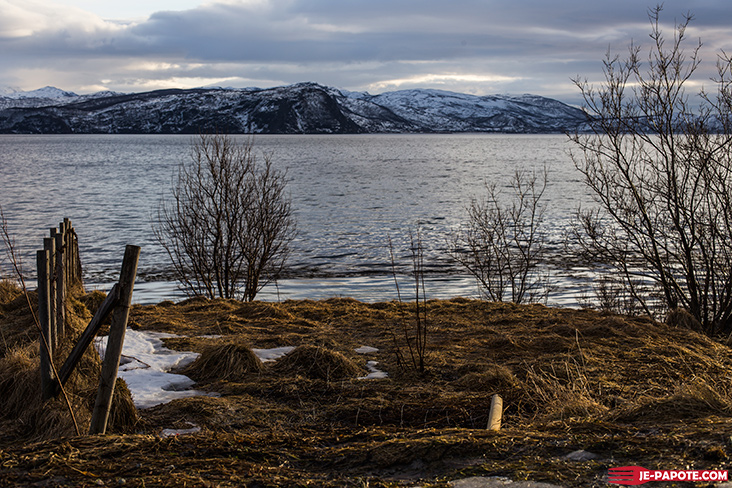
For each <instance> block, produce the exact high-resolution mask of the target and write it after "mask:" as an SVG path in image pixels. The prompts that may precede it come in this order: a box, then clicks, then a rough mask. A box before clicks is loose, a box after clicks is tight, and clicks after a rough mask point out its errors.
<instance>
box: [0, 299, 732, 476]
mask: <svg viewBox="0 0 732 488" xmlns="http://www.w3.org/2000/svg"><path fill="white" fill-rule="evenodd" d="M79 303H80V302H79ZM426 306H427V307H428V311H429V314H430V317H431V333H430V337H429V344H428V359H429V361H428V362H427V364H428V365H429V367H428V370H427V374H426V375H417V374H415V373H414V372H413V371H410V370H402V369H400V368H399V367H398V365H397V357H396V353H395V351H394V349H393V340H392V337H391V334H390V332H389V328H390V327H393V326H394V324H395V323H398V320H399V319H400V316H401V315H400V314H401V309H400V305H399V304H398V303H374V304H368V303H362V302H358V301H356V300H352V299H330V300H324V301H317V302H316V301H309V300H302V301H288V302H284V303H261V302H253V303H242V302H237V301H234V300H223V299H217V300H207V299H190V300H186V301H183V302H181V303H178V304H173V303H171V302H164V303H161V304H159V305H155V306H135V307H134V308H133V311H132V314H131V317H130V321H131V326H132V327H135V328H141V329H148V330H155V331H159V332H171V333H175V334H178V335H179V336H180V337H178V338H172V339H166V343H167V345H168V347H171V348H174V349H181V350H194V351H197V352H200V353H203V355H202V356H201V359H199V360H198V361H197V362H195V363H193V364H192V365H190V366H189V367H188V369H187V370H186V372H187V373H188V374H189V375H190V376H191V377H193V378H195V379H196V380H197V381H198V384H197V385H196V389H202V390H210V391H213V392H216V393H218V394H219V395H220V396H218V397H217V396H209V397H194V398H186V399H181V400H176V401H173V402H171V403H168V404H165V405H160V406H157V407H153V408H150V409H146V410H142V411H140V412H139V415H140V422H139V423H138V424H137V425H136V427H135V428H134V431H135V433H134V434H127V435H119V434H117V435H108V436H104V437H81V438H72V437H68V436H69V435H70V433H69V432H63V433H59V434H60V435H63V436H66V437H62V438H60V439H53V440H46V441H43V442H37V443H32V444H19V443H18V439H19V438H21V437H22V436H20V434H22V432H16V431H12V432H11V431H8V430H4V431H3V432H4V434H3V443H2V444H1V445H0V464H2V465H3V466H5V467H6V468H5V469H4V470H3V471H0V485H4V484H12V483H20V484H27V485H30V484H32V483H38V482H44V480H45V481H47V480H51V479H55V480H56V482H57V484H63V483H66V484H68V485H70V486H77V485H78V486H81V485H91V484H92V483H94V482H95V481H96V480H97V479H100V480H102V481H103V482H105V483H106V484H107V485H110V484H122V483H123V482H124V483H127V484H129V485H132V486H142V485H143V484H144V485H145V486H183V485H184V484H185V485H187V486H244V485H253V486H301V485H302V486H304V485H306V484H314V485H317V486H367V485H368V486H397V485H399V484H400V483H401V484H404V483H406V484H407V485H415V484H419V485H420V486H447V481H448V480H452V479H459V478H465V477H469V476H507V477H510V478H512V479H533V480H541V481H553V482H555V483H560V484H561V485H562V486H593V485H595V486H605V482H604V481H603V477H604V476H605V475H606V473H607V469H608V468H609V467H614V466H623V465H641V466H644V467H647V468H649V469H650V468H659V469H686V468H689V469H720V468H721V469H724V463H725V462H726V460H727V458H728V456H729V455H730V453H732V447H730V445H729V443H728V440H727V437H728V436H726V435H724V432H726V431H728V430H729V427H730V423H731V422H730V415H732V389H731V388H730V387H729V379H728V378H729V377H730V373H731V372H732V357H731V356H730V349H729V348H728V347H727V346H725V345H722V344H720V343H718V342H715V341H713V340H711V339H709V338H708V337H706V336H704V335H702V334H699V333H697V332H694V331H691V330H688V329H685V328H681V327H678V328H671V327H669V326H667V325H665V324H661V323H657V322H653V321H651V320H650V319H646V318H640V317H624V316H616V315H610V314H604V313H600V312H594V311H587V310H570V309H554V308H547V307H544V306H542V305H516V304H510V303H487V302H482V301H474V300H466V299H460V298H456V299H453V300H447V301H442V300H440V301H438V300H433V301H428V302H427V304H426ZM0 310H3V312H2V313H3V315H2V316H0V323H2V324H3V330H5V325H4V324H5V323H8V324H10V323H11V322H13V320H14V319H13V318H12V316H11V315H9V313H8V312H5V311H4V310H5V309H3V308H0ZM82 310H83V309H82ZM9 319H10V320H9ZM364 345H365V346H372V347H376V348H378V349H379V351H378V352H376V353H369V354H359V353H357V352H356V351H355V349H356V348H359V347H361V346H364ZM281 346H293V347H295V349H294V350H293V352H291V353H290V354H289V355H288V356H285V357H283V358H281V359H279V360H277V361H276V362H268V363H263V364H258V366H254V364H256V363H252V361H251V355H250V353H251V350H250V348H251V347H254V348H272V347H281ZM28 355H29V356H30V353H28ZM367 360H376V361H378V362H379V364H378V367H379V369H382V370H384V371H387V372H388V373H389V377H388V378H386V379H379V380H362V379H358V378H359V377H361V376H363V375H364V374H365V365H366V361H367ZM2 361H3V364H7V363H8V362H13V363H16V366H15V367H17V368H21V369H23V368H26V367H27V368H30V366H25V365H27V364H30V363H31V362H32V360H31V359H28V358H27V357H23V356H17V357H16V358H15V359H10V356H8V354H5V357H4V358H3V359H2ZM95 377H96V376H95ZM0 381H2V380H1V379H0ZM77 381H78V380H77ZM495 393H498V394H500V395H501V396H502V397H503V399H504V406H505V414H504V419H503V429H502V430H501V431H499V432H492V431H488V430H486V428H485V427H486V423H487V416H488V410H489V406H490V399H491V396H492V395H493V394H495ZM58 411H59V412H61V413H62V409H59V410H58ZM59 415H60V414H59ZM6 417H10V416H7V415H6ZM8 422H10V419H9V418H7V419H6V420H5V421H4V424H3V425H8ZM16 422H17V420H16ZM191 424H195V425H197V426H199V427H201V429H202V430H201V431H200V432H199V433H196V434H191V435H185V436H179V437H161V436H160V434H161V432H162V429H167V428H187V427H190V426H191ZM57 435H58V434H57ZM29 438H32V436H31V437H29V436H27V435H26V437H24V439H26V440H27V439H29ZM36 438H37V437H36ZM580 449H584V450H586V451H589V452H591V453H593V454H594V455H595V456H596V457H595V458H594V459H588V460H580V461H576V460H571V459H570V458H567V457H566V455H568V454H570V453H572V452H574V451H577V450H580ZM659 486H661V485H659Z"/></svg>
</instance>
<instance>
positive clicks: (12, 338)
mask: <svg viewBox="0 0 732 488" xmlns="http://www.w3.org/2000/svg"><path fill="white" fill-rule="evenodd" d="M18 293H19V294H18V295H16V294H10V295H5V297H6V298H9V299H10V302H5V303H1V304H0V310H4V312H2V314H1V315H0V331H2V336H3V343H2V348H0V391H2V392H3V394H2V395H0V421H1V422H2V425H0V429H2V431H3V435H4V437H5V438H6V439H16V440H17V439H23V440H43V439H53V438H59V437H68V436H72V435H75V434H76V429H75V427H74V421H73V419H72V417H71V414H70V413H69V411H68V406H67V404H66V403H65V402H64V401H63V400H61V398H56V399H52V400H49V401H47V402H43V401H42V400H41V388H40V373H39V361H40V360H39V341H38V338H39V333H38V328H37V326H36V325H35V322H34V321H33V318H32V315H31V313H30V310H29V309H28V305H27V301H26V298H25V296H23V295H22V292H20V290H18ZM29 298H30V300H31V303H35V300H36V299H35V294H31V296H30V297H29ZM66 315H67V316H66V336H65V338H64V341H63V342H62V343H61V344H60V345H59V347H58V348H57V350H56V351H55V353H54V357H55V358H56V367H57V368H60V367H61V364H62V363H63V360H64V359H65V358H66V357H67V356H68V354H69V352H70V351H71V348H72V347H73V344H74V343H75V342H76V340H77V338H78V336H79V335H80V334H81V332H82V331H83V329H84V328H85V327H86V324H87V323H88V321H89V320H90V319H91V314H90V312H89V310H88V309H87V308H86V307H85V306H84V304H83V303H82V301H80V300H79V299H78V298H77V297H72V298H70V299H69V301H68V303H67V314H66ZM100 372H101V360H100V358H99V355H98V354H97V352H96V350H94V348H93V347H90V348H89V349H88V350H87V351H86V353H85V354H84V355H83V357H82V359H81V361H80V362H79V364H78V366H77V367H76V369H75V370H74V373H73V374H72V375H71V377H70V378H69V380H68V382H67V383H66V392H67V395H68V397H69V401H70V403H71V405H72V409H73V411H74V416H75V418H76V422H77V423H78V425H79V426H80V430H82V431H86V430H87V429H88V425H89V421H90V420H91V412H92V409H93V407H94V400H95V398H96V391H97V386H98V381H99V373H100ZM131 405H132V398H131V396H130V393H129V390H127V387H126V385H124V382H123V381H122V380H119V383H118V388H116V391H115V395H114V398H113V408H112V413H111V417H110V424H109V430H110V431H119V432H123V431H130V430H131V429H132V428H133V427H134V425H135V424H136V423H137V421H138V416H137V411H136V410H135V409H134V406H132V407H131Z"/></svg>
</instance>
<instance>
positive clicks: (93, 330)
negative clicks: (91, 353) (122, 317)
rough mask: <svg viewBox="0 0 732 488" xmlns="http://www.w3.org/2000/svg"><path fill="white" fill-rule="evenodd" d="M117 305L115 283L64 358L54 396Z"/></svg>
mask: <svg viewBox="0 0 732 488" xmlns="http://www.w3.org/2000/svg"><path fill="white" fill-rule="evenodd" d="M117 303H119V284H117V283H115V284H114V286H113V287H112V289H111V290H109V293H108V294H107V298H105V299H104V301H103V302H102V304H101V306H100V307H99V309H98V310H97V312H96V313H95V314H94V317H93V318H92V319H91V322H89V325H88V326H87V327H86V329H84V332H83V333H82V334H81V337H79V340H78V341H77V342H76V345H75V346H74V348H73V349H72V350H71V352H70V353H69V357H68V358H66V361H65V362H64V365H63V366H61V370H60V371H59V373H58V381H56V382H55V383H54V387H55V389H54V396H56V395H58V394H59V393H60V392H61V386H63V385H65V384H66V382H67V381H68V379H69V377H70V376H71V373H73V371H74V368H75V367H76V365H77V364H78V362H79V360H80V359H81V357H82V356H83V355H84V351H86V349H87V347H89V345H90V344H91V343H92V341H93V340H94V337H95V336H96V335H97V332H99V329H100V328H101V327H102V324H103V323H104V322H105V321H106V320H107V317H109V314H110V313H112V311H113V310H114V307H115V306H116V305H117Z"/></svg>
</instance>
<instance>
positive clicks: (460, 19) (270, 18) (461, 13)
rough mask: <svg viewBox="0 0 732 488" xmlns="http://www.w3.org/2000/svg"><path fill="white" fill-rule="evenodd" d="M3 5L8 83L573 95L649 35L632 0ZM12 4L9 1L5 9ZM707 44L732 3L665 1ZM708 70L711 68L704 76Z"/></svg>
mask: <svg viewBox="0 0 732 488" xmlns="http://www.w3.org/2000/svg"><path fill="white" fill-rule="evenodd" d="M34 2H36V3H28V0H0V6H3V7H4V10H5V11H6V12H10V14H8V15H6V16H4V17H2V18H0V49H1V50H2V52H3V53H10V54H3V55H2V57H0V67H2V70H0V73H2V74H0V85H2V84H6V85H7V84H9V85H21V86H23V87H24V88H35V87H37V86H40V85H43V84H55V85H60V84H62V83H64V82H65V83H67V85H66V86H63V88H66V89H75V90H78V91H83V90H84V89H87V90H91V89H93V88H101V87H105V88H110V89H116V90H121V91H136V90H141V89H149V88H159V87H168V86H176V84H178V86H182V85H186V86H193V85H197V84H209V83H219V82H220V84H224V85H236V86H243V85H255V84H256V85H260V86H263V85H265V84H280V83H292V82H297V81H316V82H320V83H324V84H329V85H334V86H339V87H342V88H347V89H355V90H364V89H369V90H372V91H379V90H383V89H396V88H406V87H412V86H417V85H419V86H432V87H438V88H445V89H454V90H461V91H472V92H476V93H490V92H514V93H515V92H533V93H539V94H544V95H549V96H557V97H559V98H562V97H564V98H569V97H571V96H573V95H571V93H572V90H573V87H572V83H571V81H570V79H571V78H572V77H574V76H576V75H582V76H587V77H588V78H590V79H599V77H600V61H601V59H602V57H603V56H604V54H605V52H606V51H607V50H608V48H610V49H612V50H614V51H617V52H620V53H623V52H624V49H625V46H626V45H627V44H628V43H629V42H630V41H631V39H633V40H634V41H635V42H641V43H642V42H645V41H646V40H647V33H648V30H649V25H648V19H647V10H648V8H649V7H653V6H654V5H655V3H651V2H645V1H642V2H639V1H638V0H616V1H601V2H587V1H586V0H562V1H555V2H547V1H546V0H527V1H520V2H517V1H513V2H508V1H495V0H488V1H486V0H483V1H479V0H455V1H451V2H445V1H444V0H439V1H438V0H396V1H395V0H390V1H386V0H372V1H369V2H356V1H345V0H338V1H334V0H270V1H266V0H249V1H238V2H237V1H225V2H220V3H210V4H205V5H203V6H200V7H198V8H195V9H191V10H185V11H179V12H172V11H164V12H156V13H154V14H152V15H151V16H150V17H149V18H147V19H146V20H144V21H142V22H139V23H136V24H119V23H113V22H108V21H102V20H101V19H99V18H97V17H94V16H93V15H91V14H89V15H79V13H78V12H76V15H65V16H64V15H59V12H60V10H59V7H52V6H51V5H50V4H44V3H43V2H42V1H41V0H34ZM5 7H7V8H5ZM689 11H691V12H693V13H694V15H695V20H694V22H693V23H692V27H693V28H692V30H691V31H690V33H691V34H692V35H693V36H701V37H702V38H703V39H704V41H705V46H708V47H709V51H708V52H705V53H704V55H705V57H706V58H709V62H710V65H713V62H714V50H716V49H720V48H726V49H727V50H728V51H732V45H731V44H732V35H731V34H732V32H731V29H730V27H729V26H730V25H732V23H731V22H730V21H731V20H732V4H729V2H728V0H715V1H698V2H694V1H687V2H681V1H678V0H674V1H667V2H665V8H664V12H663V20H664V22H665V24H668V25H667V26H666V29H667V31H668V33H669V35H671V33H672V29H673V23H674V21H675V20H682V19H683V16H684V14H685V13H687V12H689ZM702 74H703V76H705V77H708V76H711V72H704V73H702Z"/></svg>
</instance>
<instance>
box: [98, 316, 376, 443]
mask: <svg viewBox="0 0 732 488" xmlns="http://www.w3.org/2000/svg"><path fill="white" fill-rule="evenodd" d="M173 337H180V336H177V335H175V334H167V333H165V332H150V331H139V330H134V329H130V328H127V330H126V331H125V342H124V346H123V347H122V359H121V360H120V366H119V377H120V378H122V379H123V380H125V381H126V382H127V386H128V388H129V389H130V392H131V393H132V400H133V402H134V403H135V406H136V407H137V408H140V409H142V408H150V407H154V406H155V405H161V404H163V403H168V402H170V401H172V400H175V399H176V398H186V397H192V396H203V395H212V393H207V392H204V391H200V390H193V389H191V387H192V386H193V385H194V384H195V382H194V381H193V380H192V379H190V378H189V377H187V376H184V375H182V374H175V373H170V371H171V370H173V369H179V368H183V367H185V366H187V365H189V364H191V363H192V362H193V361H195V360H196V358H198V356H199V354H198V353H195V352H180V351H173V350H171V349H168V348H167V347H165V345H164V344H163V341H162V339H166V338H173ZM95 346H96V348H97V351H99V354H100V355H101V356H102V357H104V351H105V350H106V347H107V336H104V337H98V338H97V339H96V341H95ZM293 349H295V348H294V347H292V346H284V347H274V348H271V349H252V352H254V354H255V355H256V356H257V357H258V358H259V359H260V360H261V361H262V362H263V363H266V362H271V361H276V360H277V359H279V358H281V357H282V356H284V355H286V354H288V353H290V352H292V350H293ZM355 351H356V352H357V353H359V354H372V353H376V352H379V350H378V349H377V348H375V347H370V346H362V347H359V348H357V349H356V350H355ZM378 364H379V363H378V361H368V362H367V363H366V368H367V369H368V370H369V374H367V375H366V376H362V377H360V378H359V379H369V380H370V379H379V378H386V377H387V376H388V374H387V373H386V372H384V371H381V370H379V369H378V368H377V367H376V366H377V365H378ZM171 435H175V434H171Z"/></svg>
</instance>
